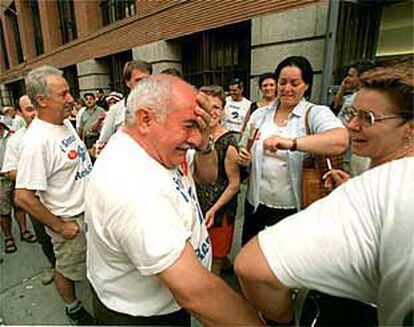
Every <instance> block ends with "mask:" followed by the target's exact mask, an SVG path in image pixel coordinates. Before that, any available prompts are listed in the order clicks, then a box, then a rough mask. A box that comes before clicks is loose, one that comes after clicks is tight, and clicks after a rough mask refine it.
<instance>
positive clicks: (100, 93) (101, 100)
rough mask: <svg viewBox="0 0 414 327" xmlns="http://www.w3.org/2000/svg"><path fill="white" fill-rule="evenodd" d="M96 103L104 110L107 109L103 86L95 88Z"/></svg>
mask: <svg viewBox="0 0 414 327" xmlns="http://www.w3.org/2000/svg"><path fill="white" fill-rule="evenodd" d="M96 105H97V106H98V107H101V108H102V109H104V110H105V111H108V110H109V105H108V102H107V101H106V97H105V92H104V90H103V88H99V89H97V90H96Z"/></svg>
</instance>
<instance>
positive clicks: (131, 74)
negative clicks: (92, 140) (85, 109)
mask: <svg viewBox="0 0 414 327" xmlns="http://www.w3.org/2000/svg"><path fill="white" fill-rule="evenodd" d="M151 73H152V65H151V64H150V63H148V62H145V61H142V60H132V61H128V62H127V63H126V64H125V66H124V71H123V76H122V80H123V82H124V83H125V85H126V87H127V88H128V89H130V90H132V89H133V88H134V87H135V85H137V83H138V82H139V81H140V80H141V79H142V78H144V77H146V76H149V75H150V74H151ZM126 98H127V97H125V99H124V100H121V101H119V102H117V103H116V104H115V105H113V106H112V107H111V108H109V111H108V114H107V115H106V117H105V120H104V122H103V125H102V129H101V134H100V135H99V140H98V143H99V144H101V145H102V144H106V143H107V142H108V140H109V138H110V137H111V136H112V135H113V134H114V133H115V132H116V131H117V130H118V129H119V128H120V127H121V126H123V125H124V124H125V110H126Z"/></svg>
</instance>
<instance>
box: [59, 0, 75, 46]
mask: <svg viewBox="0 0 414 327" xmlns="http://www.w3.org/2000/svg"><path fill="white" fill-rule="evenodd" d="M57 4H58V11H59V24H60V33H61V36H62V44H65V43H68V42H70V41H73V40H75V39H76V38H77V31H76V19H75V9H74V7H73V0H58V2H57Z"/></svg>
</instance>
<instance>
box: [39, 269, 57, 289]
mask: <svg viewBox="0 0 414 327" xmlns="http://www.w3.org/2000/svg"><path fill="white" fill-rule="evenodd" d="M54 277H55V269H50V270H48V271H46V272H45V273H44V274H43V276H42V284H43V285H49V284H50V283H52V282H53V278H54Z"/></svg>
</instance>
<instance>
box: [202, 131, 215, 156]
mask: <svg viewBox="0 0 414 327" xmlns="http://www.w3.org/2000/svg"><path fill="white" fill-rule="evenodd" d="M214 148H215V147H214V138H213V135H209V137H208V145H207V148H206V149H205V150H203V151H200V153H201V154H209V153H210V152H211V151H213V150H214Z"/></svg>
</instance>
